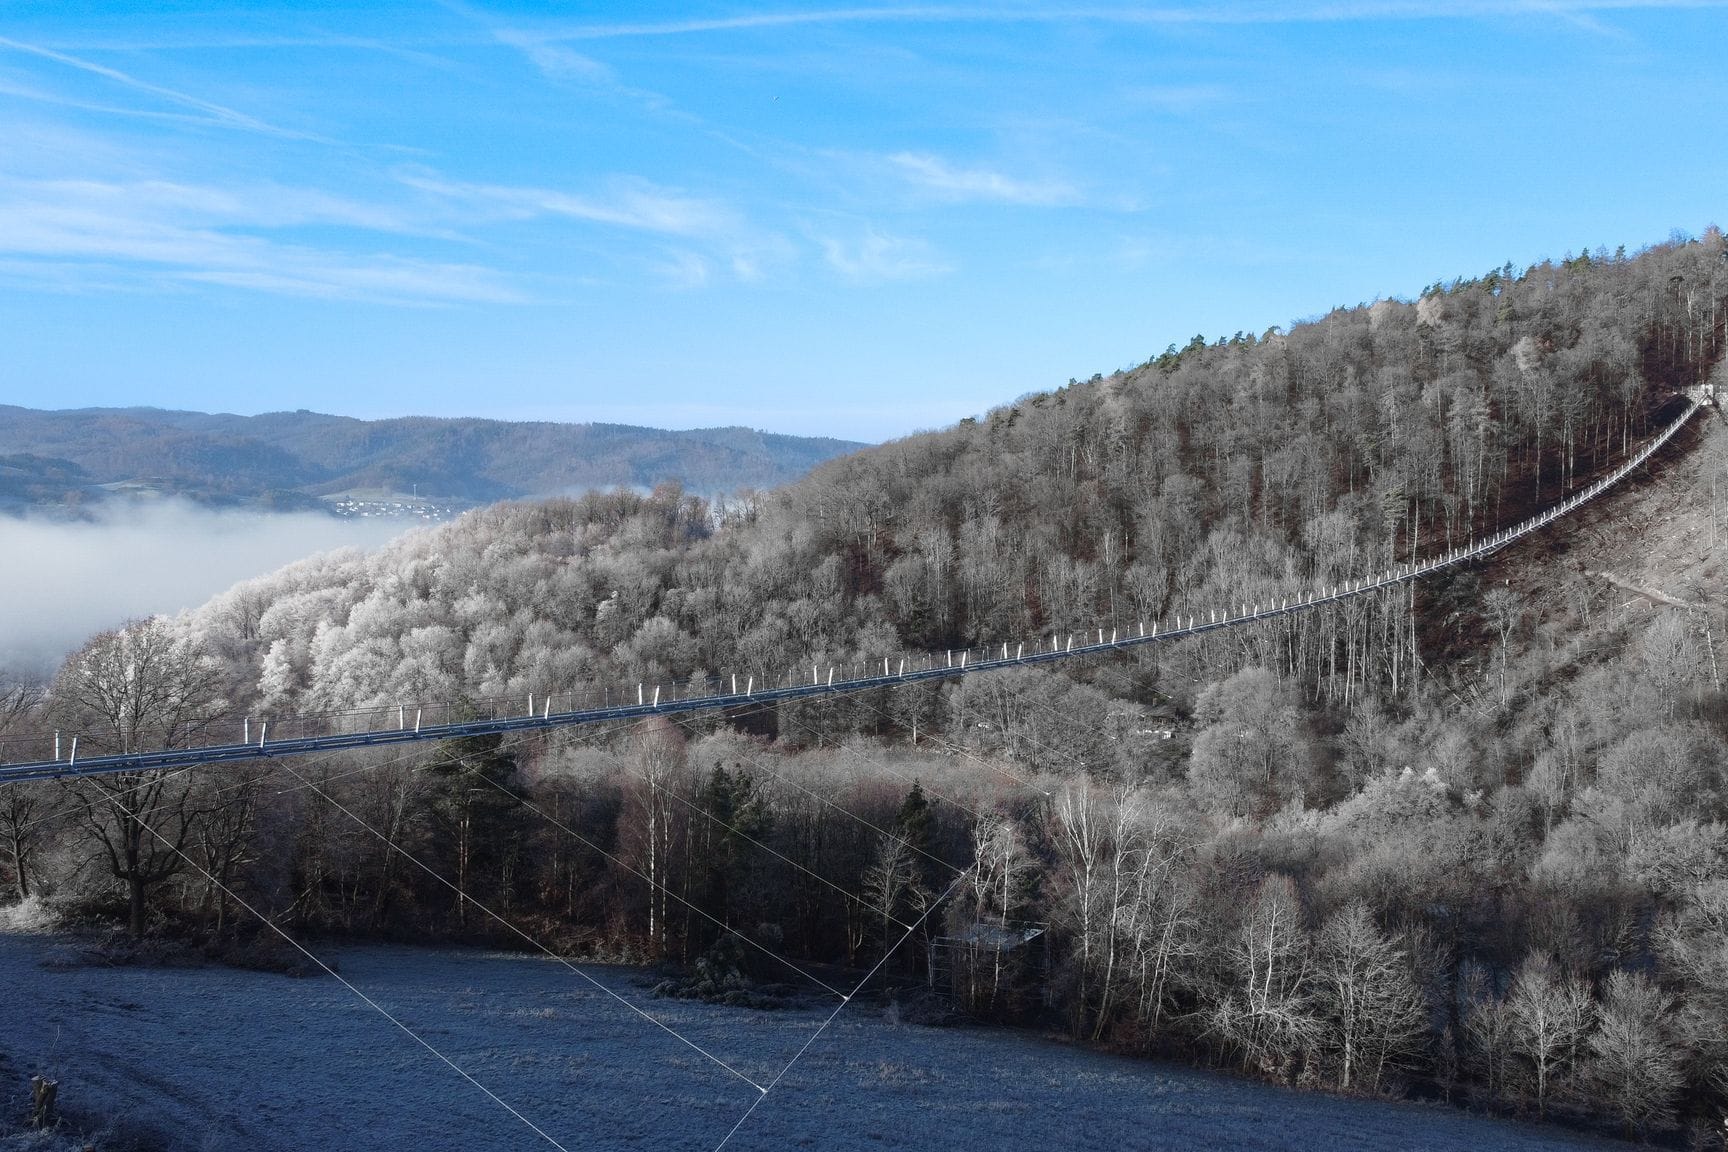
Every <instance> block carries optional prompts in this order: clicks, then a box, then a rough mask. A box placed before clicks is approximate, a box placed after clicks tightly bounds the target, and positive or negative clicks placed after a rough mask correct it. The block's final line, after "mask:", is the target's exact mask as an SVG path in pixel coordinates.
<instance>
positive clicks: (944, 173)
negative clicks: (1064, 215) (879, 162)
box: [888, 152, 1080, 207]
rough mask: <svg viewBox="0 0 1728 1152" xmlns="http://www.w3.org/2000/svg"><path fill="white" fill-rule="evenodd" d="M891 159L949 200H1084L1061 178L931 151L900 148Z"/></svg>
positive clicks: (918, 183) (914, 181)
mask: <svg viewBox="0 0 1728 1152" xmlns="http://www.w3.org/2000/svg"><path fill="white" fill-rule="evenodd" d="M888 161H889V163H891V164H892V165H894V167H895V168H896V169H897V170H898V172H899V174H900V175H901V176H902V177H903V178H904V179H905V180H907V181H909V182H910V183H911V184H913V185H914V186H916V187H918V188H920V189H923V190H924V191H927V192H930V193H933V194H935V195H937V196H939V197H941V198H943V199H945V200H953V201H960V202H973V201H990V202H994V203H998V204H1020V205H1028V206H1040V207H1048V206H1054V205H1059V204H1075V203H1078V202H1079V200H1080V194H1079V192H1078V191H1077V190H1076V189H1075V188H1074V187H1073V186H1072V185H1069V184H1065V183H1062V182H1060V181H1053V180H1023V179H1019V178H1017V177H1013V176H1008V175H1006V174H1004V173H1001V172H998V171H995V170H994V169H990V168H976V167H972V168H969V167H963V166H960V165H956V164H951V163H949V162H948V161H946V160H944V159H942V158H941V157H940V156H933V155H931V154H930V153H927V152H898V153H895V154H894V155H892V156H890V157H889V158H888Z"/></svg>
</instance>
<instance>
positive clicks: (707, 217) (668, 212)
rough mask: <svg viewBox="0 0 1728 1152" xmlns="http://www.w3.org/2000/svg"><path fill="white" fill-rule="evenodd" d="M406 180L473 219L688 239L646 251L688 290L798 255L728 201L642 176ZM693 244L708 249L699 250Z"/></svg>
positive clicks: (661, 274) (423, 176)
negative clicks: (563, 182)
mask: <svg viewBox="0 0 1728 1152" xmlns="http://www.w3.org/2000/svg"><path fill="white" fill-rule="evenodd" d="M400 179H401V180H402V181H403V182H404V183H405V184H407V185H409V186H410V187H413V188H416V189H418V190H420V191H422V192H425V193H428V194H430V195H432V196H434V197H436V198H439V199H441V200H442V201H443V202H444V203H445V204H446V205H447V206H448V207H449V208H450V209H451V210H452V211H453V212H455V213H456V215H457V216H459V217H460V218H462V219H464V220H466V221H469V222H475V221H485V220H494V221H496V220H513V221H531V220H547V219H554V220H556V219H561V220H566V221H571V222H575V223H582V224H593V225H599V226H601V227H604V228H608V229H613V230H617V231H622V232H633V233H643V234H647V235H651V236H655V237H660V238H663V239H668V240H678V241H683V242H685V245H686V246H685V247H681V248H679V249H677V250H676V251H675V252H674V253H673V254H672V255H670V256H667V255H665V254H664V253H660V254H655V255H652V256H649V257H647V266H648V267H649V268H650V269H651V273H652V275H654V277H655V278H656V279H657V280H659V281H660V282H662V283H668V284H672V285H674V286H676V287H681V288H690V287H697V286H699V285H701V284H704V283H706V282H707V281H708V280H709V278H710V277H711V276H712V275H714V274H715V273H716V272H725V271H729V272H730V273H731V275H732V276H733V277H734V278H735V279H737V280H740V281H745V282H751V281H756V280H760V279H762V278H764V277H765V276H766V275H768V273H769V272H770V271H771V270H772V269H773V268H775V267H777V266H781V265H784V264H787V263H790V262H791V261H792V260H794V259H795V258H796V251H795V248H794V246H793V245H792V243H791V242H790V241H789V240H787V239H786V238H785V237H784V236H782V235H780V234H779V233H777V232H774V231H772V230H769V229H764V228H761V227H758V226H757V225H755V224H753V223H752V222H751V221H750V220H749V219H748V218H747V217H746V216H745V215H744V214H743V213H741V212H739V211H738V210H737V209H735V208H733V207H732V206H731V205H729V204H727V203H726V202H724V201H721V200H717V199H714V198H712V197H707V196H696V195H691V194H690V193H687V192H683V191H680V190H678V189H672V188H666V187H662V186H660V185H657V184H654V183H652V182H650V181H647V180H643V179H639V178H635V177H624V176H615V177H612V178H610V179H608V180H605V181H603V182H601V184H600V187H599V188H598V190H596V191H592V192H586V193H581V192H571V191H566V190H563V189H557V188H543V187H535V186H530V185H507V184H478V183H464V182H460V181H451V180H446V179H444V178H442V177H439V176H437V175H433V174H429V173H424V172H405V173H403V174H402V175H401V176H400ZM691 245H694V246H697V247H700V248H701V249H702V251H701V252H697V251H694V250H692V248H691V247H690V246H691Z"/></svg>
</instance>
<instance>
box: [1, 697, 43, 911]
mask: <svg viewBox="0 0 1728 1152" xmlns="http://www.w3.org/2000/svg"><path fill="white" fill-rule="evenodd" d="M40 699H41V693H40V692H39V691H37V690H36V689H34V688H31V687H29V686H28V685H24V684H13V683H11V682H9V681H8V680H6V679H5V677H4V676H0V737H4V736H6V735H8V734H9V733H10V732H11V731H12V730H13V729H14V728H15V727H17V725H18V723H19V721H21V720H23V719H24V717H25V716H27V715H28V714H29V713H30V711H31V710H32V709H33V708H35V706H36V705H37V704H38V703H39V702H40ZM44 799H45V790H44V788H43V786H42V785H39V784H31V783H25V782H23V781H17V782H14V783H12V784H10V785H8V784H0V840H3V841H4V842H5V845H6V849H7V854H8V855H9V856H10V857H11V858H12V889H13V891H14V892H16V893H17V894H18V899H20V900H27V899H29V898H30V857H31V856H32V855H33V854H34V853H35V851H36V849H37V847H38V846H39V845H40V844H41V843H42V841H43V839H44V837H46V835H47V833H48V830H49V829H48V824H49V821H48V820H47V819H46V818H45V816H44V810H45V804H44Z"/></svg>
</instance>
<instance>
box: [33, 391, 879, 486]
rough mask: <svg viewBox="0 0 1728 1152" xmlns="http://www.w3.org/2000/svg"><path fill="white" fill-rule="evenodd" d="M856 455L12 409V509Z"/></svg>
mask: <svg viewBox="0 0 1728 1152" xmlns="http://www.w3.org/2000/svg"><path fill="white" fill-rule="evenodd" d="M857 447H859V445H857V444H853V443H849V442H847V441H842V440H829V439H823V438H808V437H799V436H781V435H775V434H772V433H766V432H755V431H752V430H750V429H748V428H701V429H695V430H692V431H686V432H667V431H661V430H659V429H654V428H633V427H629V426H627V425H622V424H554V423H548V422H543V421H542V422H510V421H503V420H473V419H464V420H437V419H431V418H428V417H408V418H404V419H397V420H355V419H352V418H350V417H346V416H327V415H323V414H320V413H317V412H305V411H301V412H270V413H265V414H264V415H261V416H234V415H227V414H214V415H213V414H207V413H203V412H169V411H164V410H162V409H157V408H85V409H75V410H67V411H57V412H42V411H35V410H32V409H28V408H16V407H10V406H6V405H0V510H4V509H7V508H20V507H38V508H56V507H58V508H63V509H64V508H71V509H73V510H76V509H78V508H80V507H82V506H84V505H86V504H89V503H91V502H95V501H99V500H101V499H102V497H103V494H104V493H103V490H102V488H101V487H100V486H101V485H104V484H120V483H131V484H136V485H142V486H145V487H148V488H150V489H153V490H155V491H160V492H164V493H172V494H176V495H181V496H185V497H188V498H191V499H195V500H199V501H202V502H207V503H213V504H236V503H245V504H255V505H262V506H266V507H273V508H282V509H293V508H307V507H318V506H319V504H318V501H317V499H316V497H318V496H323V495H327V494H330V493H339V492H350V491H354V490H363V491H370V492H400V493H405V494H406V493H418V495H420V496H422V497H426V498H431V499H434V500H441V501H446V502H449V501H454V502H457V503H459V504H461V505H464V506H466V505H471V504H479V503H486V502H490V501H493V500H502V499H508V498H512V497H523V496H536V495H552V494H556V493H560V492H580V491H582V490H584V489H588V488H602V487H612V486H615V485H635V486H640V487H652V486H653V485H655V484H659V483H666V482H674V483H680V484H682V485H684V486H685V487H686V488H690V489H692V490H694V491H698V492H732V491H736V490H738V489H742V488H754V487H770V486H773V485H776V484H784V483H786V482H787V481H789V480H794V479H796V478H797V477H799V476H802V475H803V474H804V473H806V472H808V471H809V470H810V469H811V468H813V467H815V466H816V465H817V464H819V463H821V462H822V461H824V460H827V459H830V458H831V457H833V456H835V455H838V454H839V453H841V452H847V451H850V450H852V449H854V448H857Z"/></svg>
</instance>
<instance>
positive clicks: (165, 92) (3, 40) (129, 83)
mask: <svg viewBox="0 0 1728 1152" xmlns="http://www.w3.org/2000/svg"><path fill="white" fill-rule="evenodd" d="M0 50H4V51H11V52H19V53H23V54H24V55H27V56H34V57H37V58H38V59H42V60H48V61H52V62H53V63H55V64H60V65H62V66H64V67H67V68H71V69H73V70H75V71H78V72H83V73H86V74H88V75H92V76H98V77H100V78H102V79H104V80H107V81H110V82H111V83H114V84H117V85H119V86H120V87H123V88H128V89H131V90H133V91H135V92H142V93H144V94H145V95H147V96H153V97H155V98H156V99H158V100H162V101H164V102H166V103H168V104H172V105H175V106H176V107H179V108H185V109H189V110H190V111H192V112H194V113H197V114H198V116H199V118H200V119H202V120H204V121H206V122H208V123H211V124H219V125H221V126H223V127H225V128H237V129H241V130H243V131H247V132H261V133H265V134H267V135H271V136H286V137H290V138H294V139H301V140H310V139H315V137H312V136H309V135H307V134H306V133H303V132H292V131H289V130H287V129H284V128H278V127H276V126H275V125H274V124H269V123H266V122H265V121H263V120H260V119H258V118H257V117H256V116H249V115H247V114H246V113H244V112H240V111H237V110H235V109H233V108H229V107H227V106H225V105H222V104H217V103H214V102H212V101H209V100H203V99H200V98H198V97H196V96H191V95H188V94H187V93H185V92H178V91H175V90H174V89H172V88H165V87H163V86H162V85H160V84H152V83H150V82H149V81H147V80H140V79H139V78H138V77H136V76H132V75H129V74H128V73H125V72H122V71H120V70H119V69H117V68H110V67H108V66H107V65H105V64H97V63H95V62H94V61H91V60H84V59H80V58H79V57H77V56H70V55H67V54H66V53H64V52H57V51H55V50H54V49H52V48H44V47H41V46H40V45H36V44H26V43H23V42H22V41H19V40H12V39H9V38H7V37H4V36H0Z"/></svg>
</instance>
